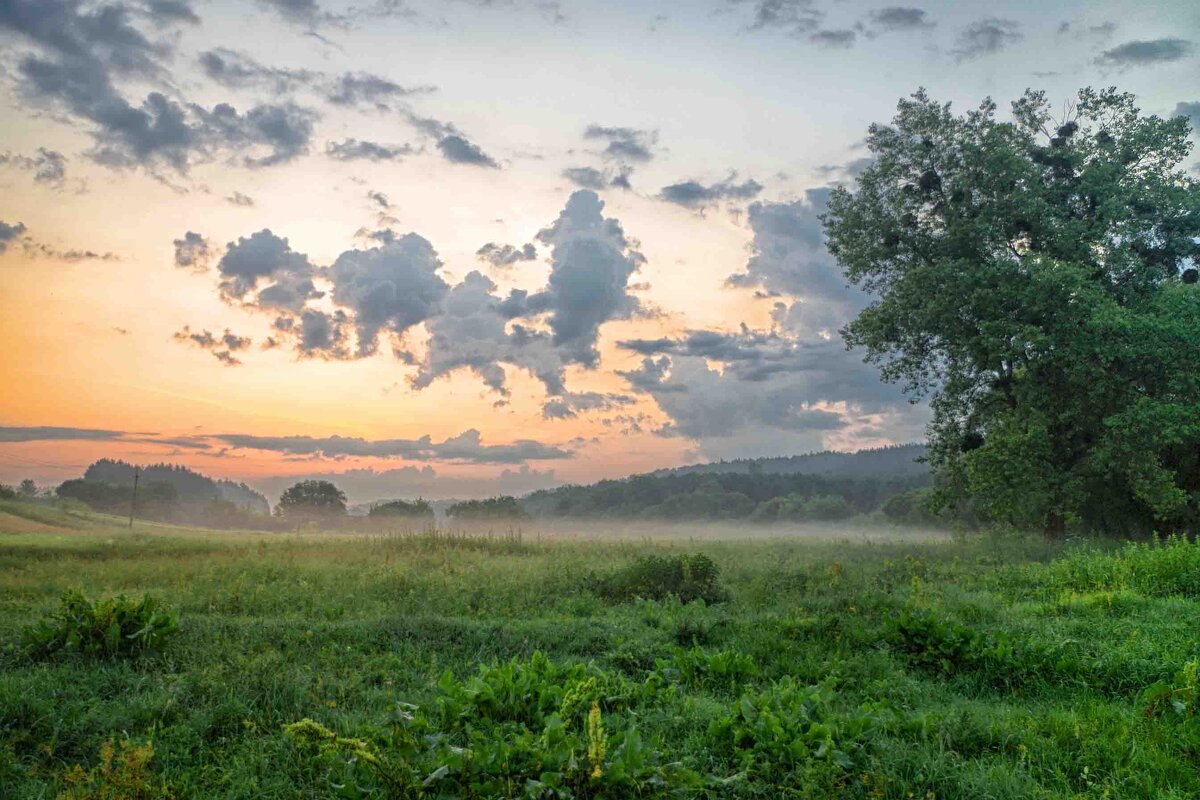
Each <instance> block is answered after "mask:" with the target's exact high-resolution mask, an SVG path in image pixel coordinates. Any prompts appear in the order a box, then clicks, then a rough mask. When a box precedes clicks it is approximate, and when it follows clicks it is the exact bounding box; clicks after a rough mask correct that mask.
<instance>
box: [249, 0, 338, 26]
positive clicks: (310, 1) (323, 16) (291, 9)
mask: <svg viewBox="0 0 1200 800" xmlns="http://www.w3.org/2000/svg"><path fill="white" fill-rule="evenodd" d="M258 2H259V3H261V4H262V5H263V6H265V7H267V8H269V9H271V10H272V11H274V12H275V13H276V14H278V15H279V16H280V17H281V18H282V19H284V20H286V21H287V22H293V23H297V24H306V25H313V24H316V23H319V22H322V21H330V20H336V19H338V18H337V17H336V16H334V15H332V14H330V13H329V12H327V11H325V10H323V9H322V8H321V6H320V4H318V3H317V0H258Z"/></svg>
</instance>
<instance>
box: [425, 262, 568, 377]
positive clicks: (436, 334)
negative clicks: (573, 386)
mask: <svg viewBox="0 0 1200 800" xmlns="http://www.w3.org/2000/svg"><path fill="white" fill-rule="evenodd" d="M495 291H496V284H495V283H493V282H492V281H491V279H490V278H488V277H487V276H485V275H484V274H483V273H481V272H478V271H473V272H470V273H468V274H467V276H466V277H465V278H463V280H462V282H461V283H459V284H458V285H457V286H455V287H454V288H452V289H451V290H450V291H449V292H448V293H447V294H446V296H445V297H444V298H443V299H442V303H441V311H440V313H439V314H437V315H436V316H434V317H433V318H432V319H430V320H429V322H428V327H429V333H430V336H429V347H428V348H427V350H426V354H425V360H424V361H423V362H422V363H421V365H420V369H419V371H418V373H417V375H416V377H415V378H414V379H413V381H412V384H413V387H414V388H416V389H423V388H425V387H426V386H429V385H430V384H432V383H433V382H434V381H435V380H437V379H438V378H441V377H443V376H446V375H450V374H451V373H453V372H455V371H456V370H460V369H467V370H470V371H471V372H473V373H475V375H477V376H478V377H479V378H480V380H482V381H483V382H484V384H485V385H486V386H487V387H488V388H490V389H492V390H493V391H495V392H498V393H500V394H502V395H504V394H507V389H506V388H505V375H504V368H503V366H502V365H503V364H512V365H514V366H517V367H520V368H522V369H526V370H528V371H529V372H530V373H532V374H533V375H535V376H536V377H537V378H538V379H539V380H541V381H542V383H543V384H545V386H546V389H547V391H548V392H550V393H551V394H561V393H562V392H563V391H564V387H563V377H562V372H563V366H564V363H563V357H562V355H561V354H560V353H559V352H558V351H557V350H556V348H555V346H554V344H553V342H552V341H551V337H550V334H547V333H542V332H540V331H533V330H530V329H529V328H527V327H525V326H524V325H520V324H514V325H513V326H512V329H511V330H510V329H509V327H508V320H509V315H507V314H505V313H503V312H502V310H501V307H502V303H501V301H500V298H498V297H496V295H495Z"/></svg>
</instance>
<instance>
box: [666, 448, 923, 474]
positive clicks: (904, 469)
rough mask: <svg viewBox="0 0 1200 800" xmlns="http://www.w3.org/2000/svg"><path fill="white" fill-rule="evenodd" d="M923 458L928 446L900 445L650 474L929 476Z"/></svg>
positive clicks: (694, 466)
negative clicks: (735, 473)
mask: <svg viewBox="0 0 1200 800" xmlns="http://www.w3.org/2000/svg"><path fill="white" fill-rule="evenodd" d="M924 455H925V445H923V444H898V445H891V446H888V447H877V448H874V449H871V450H859V451H857V452H854V453H841V452H837V451H834V450H825V451H823V452H820V453H805V454H804V455H799V456H780V457H776V458H738V459H734V460H732V461H714V462H711V463H708V464H692V465H690V466H686V467H675V468H673V469H660V470H657V471H655V472H652V473H650V474H651V475H654V476H662V475H688V474H692V473H710V472H741V473H761V474H763V475H777V474H780V475H791V474H795V473H805V474H810V475H841V476H866V475H874V476H891V477H900V476H914V475H925V474H927V473H928V471H929V467H928V466H926V465H925V464H923V463H918V462H917V459H918V458H920V457H922V456H924Z"/></svg>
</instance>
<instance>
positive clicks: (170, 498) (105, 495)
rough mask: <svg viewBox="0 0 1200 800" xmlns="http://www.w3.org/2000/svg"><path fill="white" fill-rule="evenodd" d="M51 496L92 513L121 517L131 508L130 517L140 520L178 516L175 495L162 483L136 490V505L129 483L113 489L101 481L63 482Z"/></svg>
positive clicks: (78, 479) (169, 486)
mask: <svg viewBox="0 0 1200 800" xmlns="http://www.w3.org/2000/svg"><path fill="white" fill-rule="evenodd" d="M55 493H56V494H57V495H58V496H59V497H60V498H63V499H66V500H76V501H79V502H81V503H84V504H86V505H87V506H88V507H89V508H91V509H93V510H95V511H101V512H104V513H106V514H120V515H125V514H128V513H129V510H130V508H133V512H134V515H135V516H137V517H140V518H143V519H155V520H168V521H169V520H173V519H175V518H176V517H177V516H178V515H179V511H180V507H179V495H178V493H177V492H176V491H175V487H174V486H172V485H171V484H169V483H166V482H164V481H146V482H144V483H142V484H140V485H139V486H138V490H137V502H136V503H134V499H133V483H132V482H130V483H129V484H128V485H116V484H111V483H105V482H104V481H92V480H84V479H80V478H75V479H72V480H69V481H64V482H63V483H62V484H60V485H59V487H58V488H57V489H55Z"/></svg>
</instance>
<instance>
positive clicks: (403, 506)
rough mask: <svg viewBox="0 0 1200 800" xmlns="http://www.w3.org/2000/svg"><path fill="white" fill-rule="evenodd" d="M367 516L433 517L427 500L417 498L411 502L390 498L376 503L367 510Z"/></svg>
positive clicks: (431, 507)
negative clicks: (388, 500)
mask: <svg viewBox="0 0 1200 800" xmlns="http://www.w3.org/2000/svg"><path fill="white" fill-rule="evenodd" d="M367 516H369V517H401V518H411V517H417V518H430V519H432V518H433V506H431V505H429V501H428V500H423V499H421V498H419V497H418V498H417V499H416V500H414V501H412V502H411V503H409V502H406V501H404V500H392V501H391V502H388V503H377V504H376V505H373V506H371V510H370V511H368V512H367Z"/></svg>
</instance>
